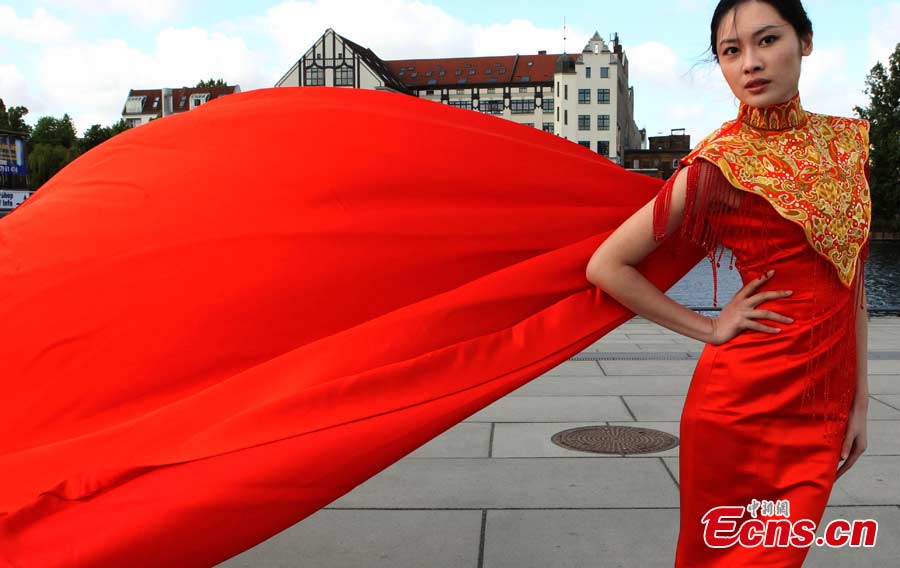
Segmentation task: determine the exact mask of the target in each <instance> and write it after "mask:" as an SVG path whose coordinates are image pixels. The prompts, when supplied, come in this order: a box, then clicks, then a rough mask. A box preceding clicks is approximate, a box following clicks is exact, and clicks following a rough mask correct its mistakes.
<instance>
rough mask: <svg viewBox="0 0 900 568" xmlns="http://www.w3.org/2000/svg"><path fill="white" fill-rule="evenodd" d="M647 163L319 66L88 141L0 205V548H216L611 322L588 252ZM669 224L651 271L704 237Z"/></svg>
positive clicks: (662, 275)
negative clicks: (354, 80)
mask: <svg viewBox="0 0 900 568" xmlns="http://www.w3.org/2000/svg"><path fill="white" fill-rule="evenodd" d="M660 185H661V181H660V180H657V179H653V178H649V177H646V176H642V175H638V174H634V173H629V172H627V171H625V170H623V169H622V168H620V167H618V166H616V165H614V164H613V163H612V162H610V161H608V160H607V159H606V158H603V157H601V156H598V155H597V154H595V153H593V152H591V151H589V150H587V149H585V148H582V147H580V146H578V145H576V144H572V143H571V142H569V141H566V140H563V139H561V138H559V137H556V136H553V135H550V134H547V133H544V132H541V131H538V130H536V129H534V128H530V127H525V126H522V125H517V124H514V123H512V122H510V121H506V120H503V119H500V118H496V117H491V116H486V115H482V114H479V113H476V112H471V111H465V110H460V109H454V108H450V107H448V106H446V105H439V104H435V103H432V102H429V101H424V100H420V99H416V98H414V97H409V96H405V95H399V94H393V93H387V92H376V91H363V90H346V89H334V88H309V87H306V88H280V89H267V90H259V91H252V92H247V93H241V94H236V95H230V96H228V97H225V98H223V99H218V100H216V101H213V102H211V103H208V104H206V105H203V106H202V107H200V108H199V109H196V110H193V111H191V112H189V113H183V114H179V115H175V116H170V117H167V118H165V119H162V120H158V121H154V122H152V123H150V124H148V125H145V126H141V127H139V128H135V129H133V130H129V131H128V132H125V133H123V134H121V135H119V136H116V137H115V138H113V139H112V140H110V141H108V142H107V143H104V144H102V145H101V146H99V147H97V148H95V149H93V150H91V151H90V152H88V153H87V154H85V155H83V156H81V157H80V158H78V159H77V160H75V161H74V162H73V163H72V164H70V165H69V166H67V167H66V168H65V169H64V170H63V171H61V172H60V173H59V174H57V175H56V176H55V177H54V178H53V179H52V180H51V181H50V182H48V183H47V184H46V185H45V186H44V187H42V188H41V189H40V190H39V191H38V192H36V193H35V194H34V195H33V196H32V197H31V198H29V199H28V201H26V202H25V203H24V204H23V205H22V206H20V207H19V208H18V209H16V210H15V211H13V212H12V213H11V214H9V215H7V216H6V217H5V218H3V219H2V220H0V296H2V298H4V300H3V302H2V303H0V321H3V327H2V332H0V333H2V341H0V361H2V362H3V372H2V374H0V390H2V392H3V396H2V397H0V566H7V567H9V566H15V567H29V568H31V567H60V566H79V567H82V568H89V567H109V566H130V567H143V566H146V567H150V566H179V567H185V568H190V567H195V566H196V567H201V566H210V565H213V564H216V563H218V562H221V561H223V560H225V559H227V558H229V557H231V556H233V555H235V554H237V553H239V552H241V551H243V550H245V549H247V548H249V547H251V546H253V545H255V544H257V543H259V542H261V541H263V540H265V539H266V538H268V537H270V536H272V535H273V534H275V533H277V532H279V531H281V530H283V529H285V528H287V527H288V526H290V525H292V524H294V523H296V522H298V521H300V520H302V519H303V518H305V517H306V516H308V515H310V514H311V513H313V512H315V511H316V510H318V509H320V508H321V507H323V506H325V505H327V504H328V503H330V502H331V501H333V500H335V499H337V498H338V497H340V496H341V495H343V494H345V493H346V492H348V491H350V490H351V489H353V488H354V487H355V486H357V485H358V484H360V483H362V482H363V481H365V480H366V479H368V478H369V477H371V476H372V475H374V474H376V473H378V472H379V471H381V470H382V469H384V468H385V467H387V466H389V465H390V464H392V463H394V462H395V461H397V460H398V459H400V458H402V457H403V456H405V455H406V454H408V453H410V452H411V451H413V450H415V449H416V448H417V447H419V446H421V445H422V444H424V443H426V442H427V441H429V440H430V439H432V438H434V437H435V436H437V435H438V434H440V433H441V432H443V431H445V430H446V429H448V428H450V427H451V426H453V425H454V424H456V423H458V422H460V421H461V420H463V419H465V418H466V417H468V416H470V415H471V414H473V413H475V412H476V411H478V410H479V409H481V408H483V407H485V406H487V405H488V404H490V403H491V402H493V401H495V400H497V399H498V398H500V397H502V396H504V395H505V394H507V393H509V392H510V391H512V390H514V389H516V388H518V387H520V386H522V385H523V384H525V383H527V382H529V381H530V380H532V379H533V378H535V377H537V376H538V375H540V374H542V373H544V372H545V371H547V370H549V369H551V368H552V367H555V366H556V365H558V364H560V363H561V362H563V361H565V360H566V359H567V358H569V357H570V356H572V355H574V354H576V353H578V352H579V351H581V350H583V349H584V348H585V347H587V346H589V345H590V344H591V343H593V342H595V341H596V340H597V339H599V338H600V337H602V336H603V335H604V334H605V333H607V332H608V331H610V330H611V329H613V328H615V327H616V326H618V325H620V324H621V323H622V322H624V321H626V320H628V319H629V318H630V317H631V316H632V314H631V313H629V312H628V311H627V310H625V309H624V308H622V307H621V306H620V305H618V304H617V303H615V302H614V301H612V300H611V299H610V298H609V297H607V296H606V295H605V294H604V293H602V292H601V291H600V290H598V289H597V288H596V287H595V286H593V285H592V284H590V283H589V282H588V281H587V280H586V278H585V268H586V265H587V261H588V259H589V258H590V255H591V254H592V252H593V251H594V250H595V249H596V247H597V246H598V245H599V244H600V243H601V242H602V241H603V240H604V239H605V238H606V236H607V235H608V234H609V233H610V232H611V231H612V230H613V229H614V228H615V227H617V226H618V225H619V224H620V223H621V222H622V221H623V220H624V219H626V218H627V217H628V216H629V215H631V214H632V213H633V212H635V211H636V210H637V209H638V208H640V207H641V206H642V205H644V204H645V203H647V202H648V201H649V200H650V199H651V198H653V196H654V195H655V194H656V193H657V191H658V190H659V188H660ZM671 245H672V243H666V244H665V245H664V246H663V247H662V248H661V249H659V250H657V251H656V252H655V253H654V254H653V255H651V256H650V257H648V258H647V259H646V261H645V262H644V263H643V264H642V266H641V270H642V271H643V272H644V273H645V274H646V275H647V276H648V277H649V278H650V279H651V280H652V281H653V282H654V283H655V284H656V285H657V286H659V287H660V288H662V289H666V288H668V287H669V286H670V285H671V284H673V283H674V282H676V281H677V280H678V279H679V278H680V277H681V276H682V275H683V274H685V273H686V272H687V271H688V270H689V269H690V268H691V267H692V266H693V265H694V264H696V262H697V261H698V260H699V259H700V258H702V254H703V253H702V251H699V249H698V250H695V251H693V252H692V253H691V254H683V255H680V256H677V257H676V256H673V255H672V254H671ZM667 251H668V252H667Z"/></svg>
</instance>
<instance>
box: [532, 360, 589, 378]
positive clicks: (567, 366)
mask: <svg viewBox="0 0 900 568" xmlns="http://www.w3.org/2000/svg"><path fill="white" fill-rule="evenodd" d="M602 374H603V370H602V369H600V366H599V365H597V363H596V361H563V362H562V363H560V364H559V365H557V366H556V367H553V368H552V369H550V370H549V371H547V372H546V373H544V374H543V375H541V376H542V377H597V376H600V375H602Z"/></svg>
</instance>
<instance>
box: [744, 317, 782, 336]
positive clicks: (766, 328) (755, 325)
mask: <svg viewBox="0 0 900 568" xmlns="http://www.w3.org/2000/svg"><path fill="white" fill-rule="evenodd" d="M743 327H744V329H754V330H756V331H762V332H764V333H778V332H780V331H781V330H780V329H778V328H777V327H772V326H770V325H764V324H761V323H759V322H758V321H753V320H747V321H746V322H744V325H743Z"/></svg>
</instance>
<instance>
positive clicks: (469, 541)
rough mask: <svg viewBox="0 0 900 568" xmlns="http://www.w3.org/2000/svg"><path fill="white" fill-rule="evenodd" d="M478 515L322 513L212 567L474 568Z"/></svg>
mask: <svg viewBox="0 0 900 568" xmlns="http://www.w3.org/2000/svg"><path fill="white" fill-rule="evenodd" d="M481 517H482V513H481V511H340V510H331V509H323V510H320V511H317V512H316V513H314V514H312V515H310V516H309V517H307V518H306V519H304V520H303V521H301V522H300V523H297V524H296V525H294V526H292V527H290V528H288V529H287V530H284V531H282V532H280V533H279V534H277V535H275V536H274V537H272V538H270V539H268V540H266V541H265V542H262V543H260V544H258V545H257V546H255V547H253V548H251V549H249V550H247V551H245V552H243V553H241V554H239V555H238V556H234V557H232V558H230V559H229V560H227V561H226V562H223V563H221V564H219V565H218V566H219V567H220V568H258V567H263V566H264V567H267V568H296V567H298V566H302V567H303V568H338V567H340V568H420V567H421V566H423V562H425V563H426V564H427V565H428V566H436V567H437V566H440V567H445V568H459V567H462V566H471V567H472V568H475V567H476V566H477V565H478V549H479V545H480V541H481V524H482V519H481ZM426 559H427V562H426Z"/></svg>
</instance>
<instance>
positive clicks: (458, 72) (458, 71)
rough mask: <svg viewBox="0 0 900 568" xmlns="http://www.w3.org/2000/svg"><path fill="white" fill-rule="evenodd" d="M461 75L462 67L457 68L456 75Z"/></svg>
mask: <svg viewBox="0 0 900 568" xmlns="http://www.w3.org/2000/svg"><path fill="white" fill-rule="evenodd" d="M460 75H462V69H457V70H456V76H457V77H459V76H460Z"/></svg>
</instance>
